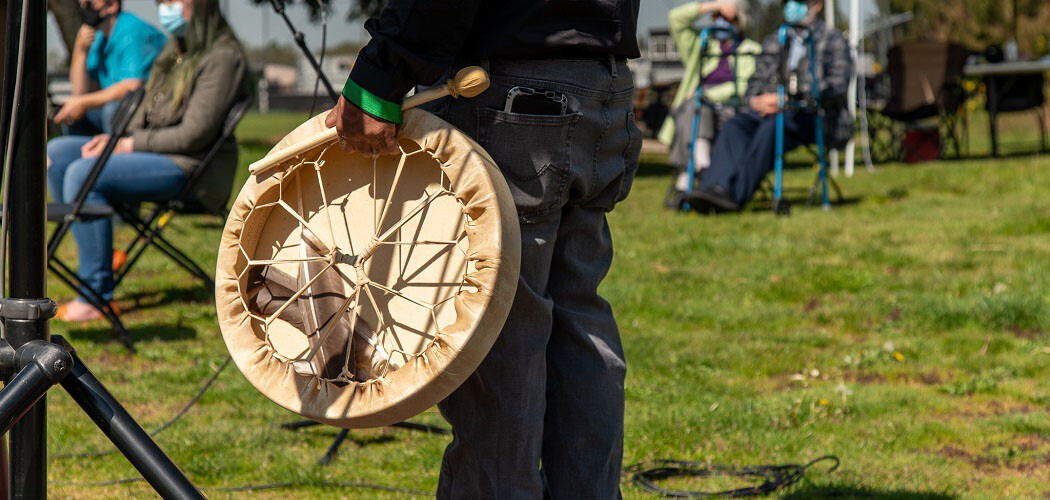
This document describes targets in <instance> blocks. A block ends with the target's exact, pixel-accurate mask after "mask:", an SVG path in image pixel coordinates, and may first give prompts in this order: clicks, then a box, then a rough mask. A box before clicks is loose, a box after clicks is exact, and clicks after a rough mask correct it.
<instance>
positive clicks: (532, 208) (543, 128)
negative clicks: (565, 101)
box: [478, 108, 581, 222]
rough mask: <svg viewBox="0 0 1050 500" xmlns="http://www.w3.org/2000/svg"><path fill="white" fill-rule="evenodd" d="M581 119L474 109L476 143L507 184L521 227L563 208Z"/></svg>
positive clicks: (573, 114)
mask: <svg viewBox="0 0 1050 500" xmlns="http://www.w3.org/2000/svg"><path fill="white" fill-rule="evenodd" d="M580 116H581V114H580V113H570V114H565V115H529V114H521V113H508V112H505V111H502V110H498V109H491V108H478V143H479V144H481V146H482V147H483V148H485V150H486V151H488V153H489V155H491V156H492V159H493V160H495V161H496V165H497V166H498V167H499V169H500V171H501V172H502V173H503V176H504V177H505V178H506V179H507V184H508V185H509V186H510V191H511V194H512V195H513V197H514V204H515V205H516V206H517V209H518V218H519V219H520V220H521V222H535V221H538V220H541V219H543V218H544V217H546V216H547V215H550V214H551V213H553V212H554V211H556V210H558V209H560V208H561V206H562V205H563V204H564V203H565V197H566V191H567V189H568V183H569V173H570V170H569V169H570V163H569V162H570V156H571V155H570V151H571V142H572V134H573V131H574V129H575V126H576V122H577V121H578V120H579V118H580Z"/></svg>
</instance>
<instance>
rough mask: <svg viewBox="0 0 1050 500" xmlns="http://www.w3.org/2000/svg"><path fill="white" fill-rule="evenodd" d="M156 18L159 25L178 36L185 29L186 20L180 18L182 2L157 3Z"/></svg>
mask: <svg viewBox="0 0 1050 500" xmlns="http://www.w3.org/2000/svg"><path fill="white" fill-rule="evenodd" d="M157 20H158V21H159V22H160V25H161V27H163V28H164V29H165V30H167V31H168V33H171V34H172V35H175V36H179V35H181V34H182V33H183V32H184V31H186V20H185V19H183V18H182V2H171V3H159V4H157Z"/></svg>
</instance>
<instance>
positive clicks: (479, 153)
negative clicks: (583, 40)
mask: <svg viewBox="0 0 1050 500" xmlns="http://www.w3.org/2000/svg"><path fill="white" fill-rule="evenodd" d="M324 133H326V130H325V127H324V115H323V114H322V115H318V116H315V117H314V118H312V119H310V120H309V121H307V122H306V123H304V124H302V125H301V126H299V127H298V128H297V129H295V130H294V131H292V132H291V133H290V134H288V136H286V137H285V138H284V139H282V140H281V141H280V142H279V143H278V144H277V146H275V147H274V148H273V150H271V151H270V152H269V153H268V154H267V155H266V158H264V160H267V161H268V162H269V163H270V164H271V165H273V166H274V167H273V168H269V169H268V170H266V171H264V172H262V173H260V174H258V175H254V176H251V177H250V178H249V179H248V180H247V182H246V183H245V185H244V187H243V188H242V189H241V192H240V194H239V195H238V196H237V200H236V201H235V202H234V205H233V208H232V210H231V212H230V216H229V219H228V220H227V222H226V227H225V229H224V231H223V235H222V242H221V245H220V248H219V255H218V269H217V270H216V292H215V300H216V305H217V307H218V316H219V324H220V327H221V329H222V335H223V338H224V340H225V341H226V346H227V348H228V349H229V351H230V354H231V355H232V356H233V360H234V362H235V363H236V364H237V367H238V368H240V370H241V372H242V373H244V376H245V377H246V378H247V379H248V381H249V382H251V383H252V385H254V386H255V388H256V389H258V390H259V391H261V392H262V393H263V394H265V395H266V396H267V397H269V398H270V399H272V400H273V401H274V402H276V403H277V404H279V405H281V406H283V407H285V408H287V409H289V410H291V411H293V412H295V413H298V414H300V415H302V416H304V417H307V418H310V419H313V420H317V421H319V422H324V423H327V424H331V425H335V426H340V427H346V428H351V427H376V426H382V425H389V424H392V423H395V422H399V421H401V420H404V419H406V418H409V417H411V416H413V415H416V414H418V413H420V412H422V411H424V410H426V409H427V408H430V407H431V406H433V405H434V404H436V403H437V402H438V401H440V400H442V399H443V398H445V397H446V396H448V395H449V394H450V393H451V392H452V391H453V390H455V388H456V387H458V386H459V385H460V384H461V383H462V382H463V381H464V380H465V379H466V377H467V376H469V375H470V374H471V373H472V372H473V371H474V369H475V368H477V366H478V364H479V363H480V362H481V360H482V359H483V358H484V357H485V355H486V354H487V353H488V351H489V349H490V348H491V347H492V344H493V342H494V341H495V340H496V337H497V335H499V332H500V330H501V328H502V327H503V323H504V321H506V318H507V313H508V311H509V309H510V306H511V302H512V301H513V298H514V291H515V289H516V286H517V281H518V266H519V263H520V257H521V255H520V252H521V241H520V234H519V228H518V220H517V214H516V212H515V209H514V204H513V202H512V201H511V196H510V191H509V190H508V188H507V184H506V182H505V181H504V179H503V176H502V175H501V174H500V172H499V169H498V168H497V167H496V165H495V164H494V163H493V161H492V159H491V158H490V157H489V155H488V154H487V153H486V152H485V151H484V150H483V149H481V147H480V146H478V145H477V144H476V143H474V142H473V141H472V140H470V139H469V138H468V137H466V136H465V135H464V134H463V133H462V132H460V131H459V130H457V129H455V128H453V127H452V126H451V125H449V124H447V123H445V122H444V121H442V120H441V119H439V118H437V117H435V116H433V115H431V114H429V113H427V112H425V111H420V110H408V111H406V112H405V113H404V123H403V124H402V126H401V127H400V130H399V138H398V143H399V145H400V148H401V154H400V155H394V156H377V157H376V156H361V155H357V154H347V153H344V152H343V151H342V150H340V149H339V148H338V146H337V145H335V143H334V142H333V141H327V142H320V143H319V144H318V142H319V141H318V140H317V137H318V136H319V135H320V134H324ZM329 135H330V134H329ZM310 144H316V145H314V146H312V147H309V149H306V150H305V151H304V147H308V145H310ZM304 145H307V146H304ZM282 151H284V153H282Z"/></svg>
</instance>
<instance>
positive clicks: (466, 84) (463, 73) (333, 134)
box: [248, 66, 489, 175]
mask: <svg viewBox="0 0 1050 500" xmlns="http://www.w3.org/2000/svg"><path fill="white" fill-rule="evenodd" d="M488 88H489V75H488V73H486V72H485V70H484V69H482V68H480V67H478V66H469V67H466V68H463V69H461V70H459V72H457V73H456V76H455V77H454V78H453V79H451V80H448V81H446V82H445V85H442V86H440V87H434V88H432V89H429V90H425V91H423V92H420V93H418V94H415V95H413V96H411V97H408V98H407V99H405V101H404V102H403V103H402V104H401V109H402V110H407V109H411V108H414V107H416V106H419V105H422V104H425V103H428V102H430V101H433V100H436V99H440V98H442V97H445V96H449V95H450V96H452V97H454V98H458V97H460V96H463V97H474V96H477V95H478V94H481V93H482V92H484V91H485V90H486V89H488ZM338 138H339V137H338V133H337V131H336V129H335V128H329V129H325V130H323V131H321V132H319V133H317V134H315V135H314V136H312V137H308V138H306V139H304V140H303V141H301V142H298V143H296V144H293V145H291V146H290V147H288V148H286V149H283V150H282V151H281V152H280V153H281V154H280V155H275V156H269V155H268V156H266V157H264V158H262V159H260V160H258V161H256V162H255V163H252V164H251V165H250V166H249V167H248V171H249V172H251V173H252V175H259V174H263V173H265V172H267V171H268V170H270V169H272V168H274V167H276V166H278V165H280V164H281V163H283V162H285V161H287V160H291V159H294V158H295V157H297V156H299V155H301V154H303V153H305V152H307V151H309V150H311V149H314V148H316V147H318V146H322V145H325V144H328V143H332V142H335V141H336V140H338Z"/></svg>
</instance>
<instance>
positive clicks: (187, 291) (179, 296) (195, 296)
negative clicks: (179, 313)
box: [121, 283, 214, 314]
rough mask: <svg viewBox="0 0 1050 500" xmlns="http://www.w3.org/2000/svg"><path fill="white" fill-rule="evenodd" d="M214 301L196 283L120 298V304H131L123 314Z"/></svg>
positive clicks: (135, 293) (145, 291)
mask: <svg viewBox="0 0 1050 500" xmlns="http://www.w3.org/2000/svg"><path fill="white" fill-rule="evenodd" d="M213 300H214V295H213V294H212V291H211V290H210V289H209V288H208V287H206V286H204V284H201V283H198V284H197V285H195V286H190V287H169V288H166V289H164V290H143V291H139V292H134V293H131V294H129V295H126V296H125V297H122V298H121V303H125V302H131V303H132V305H131V306H126V307H125V308H124V312H123V314H128V313H132V312H139V311H146V310H148V309H152V308H157V307H163V306H166V305H168V304H173V303H177V302H178V303H190V304H203V303H208V304H210V303H211V302H212V301H213Z"/></svg>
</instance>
